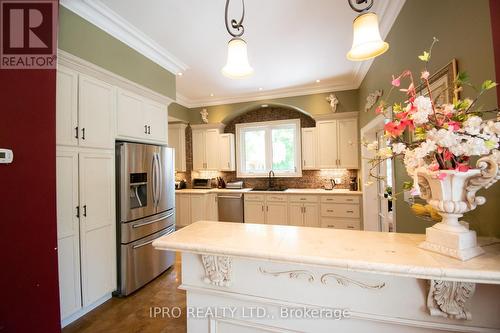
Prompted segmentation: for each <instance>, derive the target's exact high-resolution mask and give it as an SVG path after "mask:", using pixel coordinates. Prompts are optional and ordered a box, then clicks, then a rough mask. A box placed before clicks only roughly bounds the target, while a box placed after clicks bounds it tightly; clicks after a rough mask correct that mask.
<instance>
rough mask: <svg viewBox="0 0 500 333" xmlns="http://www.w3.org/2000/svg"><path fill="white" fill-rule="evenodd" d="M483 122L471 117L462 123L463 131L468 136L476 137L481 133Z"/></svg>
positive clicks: (476, 117)
mask: <svg viewBox="0 0 500 333" xmlns="http://www.w3.org/2000/svg"><path fill="white" fill-rule="evenodd" d="M482 123H483V120H482V119H481V118H480V117H478V116H472V117H470V118H469V119H467V120H466V121H465V122H464V130H465V132H466V133H468V134H470V135H477V134H479V133H480V132H481V124H482Z"/></svg>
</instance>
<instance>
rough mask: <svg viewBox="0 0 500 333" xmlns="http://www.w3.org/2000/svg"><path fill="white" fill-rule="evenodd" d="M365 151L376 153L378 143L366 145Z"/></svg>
mask: <svg viewBox="0 0 500 333" xmlns="http://www.w3.org/2000/svg"><path fill="white" fill-rule="evenodd" d="M366 149H368V151H377V150H378V141H373V142H372V143H369V144H367V145H366Z"/></svg>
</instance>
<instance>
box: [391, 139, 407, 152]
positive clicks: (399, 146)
mask: <svg viewBox="0 0 500 333" xmlns="http://www.w3.org/2000/svg"><path fill="white" fill-rule="evenodd" d="M405 149H406V145H405V144H404V143H401V142H398V143H394V144H392V151H393V152H394V153H395V154H401V153H402V152H404V151H405Z"/></svg>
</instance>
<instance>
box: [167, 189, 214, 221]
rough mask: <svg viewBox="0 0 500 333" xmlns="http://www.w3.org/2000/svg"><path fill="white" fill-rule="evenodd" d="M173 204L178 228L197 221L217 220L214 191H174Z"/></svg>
mask: <svg viewBox="0 0 500 333" xmlns="http://www.w3.org/2000/svg"><path fill="white" fill-rule="evenodd" d="M175 206H176V209H175V212H176V213H175V214H176V225H177V227H180V228H182V227H185V226H188V225H190V224H191V223H194V222H197V221H203V220H209V221H217V220H218V215H219V214H218V207H217V194H216V193H200V194H192V193H176V194H175Z"/></svg>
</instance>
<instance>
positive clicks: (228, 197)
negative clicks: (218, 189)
mask: <svg viewBox="0 0 500 333" xmlns="http://www.w3.org/2000/svg"><path fill="white" fill-rule="evenodd" d="M217 203H218V210H219V221H220V222H240V223H243V222H245V220H244V215H243V193H219V194H217Z"/></svg>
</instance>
